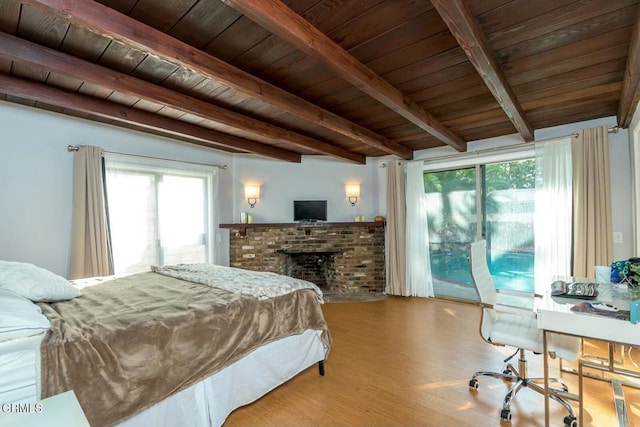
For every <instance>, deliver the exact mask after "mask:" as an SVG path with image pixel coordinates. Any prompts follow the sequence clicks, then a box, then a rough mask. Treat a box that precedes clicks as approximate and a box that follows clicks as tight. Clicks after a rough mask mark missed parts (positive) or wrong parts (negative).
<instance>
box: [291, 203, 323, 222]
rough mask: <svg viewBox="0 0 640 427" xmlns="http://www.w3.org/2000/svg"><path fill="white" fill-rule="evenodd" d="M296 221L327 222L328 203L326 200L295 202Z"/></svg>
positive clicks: (294, 217) (294, 215)
mask: <svg viewBox="0 0 640 427" xmlns="http://www.w3.org/2000/svg"><path fill="white" fill-rule="evenodd" d="M293 220H294V221H326V220H327V201H326V200H294V201H293Z"/></svg>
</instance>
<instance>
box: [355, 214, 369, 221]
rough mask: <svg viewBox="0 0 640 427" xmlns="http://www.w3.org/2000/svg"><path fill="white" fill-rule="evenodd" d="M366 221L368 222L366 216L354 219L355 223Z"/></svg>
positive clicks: (358, 216)
mask: <svg viewBox="0 0 640 427" xmlns="http://www.w3.org/2000/svg"><path fill="white" fill-rule="evenodd" d="M365 220H366V217H365V216H364V215H357V216H356V217H355V218H354V221H355V222H365Z"/></svg>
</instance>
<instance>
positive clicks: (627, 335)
mask: <svg viewBox="0 0 640 427" xmlns="http://www.w3.org/2000/svg"><path fill="white" fill-rule="evenodd" d="M549 292H550V291H547V293H546V294H545V295H544V296H543V297H542V301H541V302H540V305H539V306H538V327H539V328H540V329H542V330H543V332H544V377H545V389H546V388H547V387H548V386H549V383H548V380H549V373H548V360H547V334H548V333H558V334H564V335H573V336H577V337H580V338H592V339H598V340H602V341H606V342H608V343H610V344H622V345H630V346H636V347H640V323H639V324H636V325H634V324H632V323H631V322H629V321H625V320H619V319H614V318H610V317H606V316H598V315H590V314H584V313H575V312H573V311H571V307H572V306H573V305H574V304H577V303H579V302H584V300H576V299H569V298H558V297H553V298H552V297H551V296H550V294H549ZM597 301H600V302H604V303H609V304H612V305H614V306H616V307H618V308H619V309H620V310H628V309H629V294H628V292H627V288H626V286H624V285H612V284H600V285H598V299H597ZM611 369H613V368H611ZM611 372H613V370H611ZM622 373H624V372H622ZM580 374H581V371H580ZM579 376H580V386H582V375H579ZM575 400H579V402H580V415H579V416H578V422H580V423H582V415H583V414H582V393H581V390H580V394H579V396H576V397H575ZM545 425H547V426H548V425H549V396H548V394H545Z"/></svg>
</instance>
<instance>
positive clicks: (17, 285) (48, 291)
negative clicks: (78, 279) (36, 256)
mask: <svg viewBox="0 0 640 427" xmlns="http://www.w3.org/2000/svg"><path fill="white" fill-rule="evenodd" d="M0 289H4V290H8V291H13V292H15V293H17V294H18V295H22V296H23V297H25V298H29V299H30V300H31V301H34V302H54V301H64V300H68V299H72V298H75V297H78V296H80V291H79V290H78V289H77V288H75V287H74V286H73V285H72V284H71V283H69V281H68V280H67V279H65V278H64V277H60V276H58V275H57V274H54V273H52V272H50V271H48V270H45V269H44V268H40V267H36V266H35V265H33V264H28V263H25V262H13V261H0Z"/></svg>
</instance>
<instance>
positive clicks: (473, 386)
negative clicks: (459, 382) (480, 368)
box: [469, 380, 478, 390]
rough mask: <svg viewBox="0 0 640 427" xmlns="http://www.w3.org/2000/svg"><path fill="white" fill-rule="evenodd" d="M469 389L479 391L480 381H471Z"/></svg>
mask: <svg viewBox="0 0 640 427" xmlns="http://www.w3.org/2000/svg"><path fill="white" fill-rule="evenodd" d="M469 388H472V389H474V390H477V389H478V380H471V381H469Z"/></svg>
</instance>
